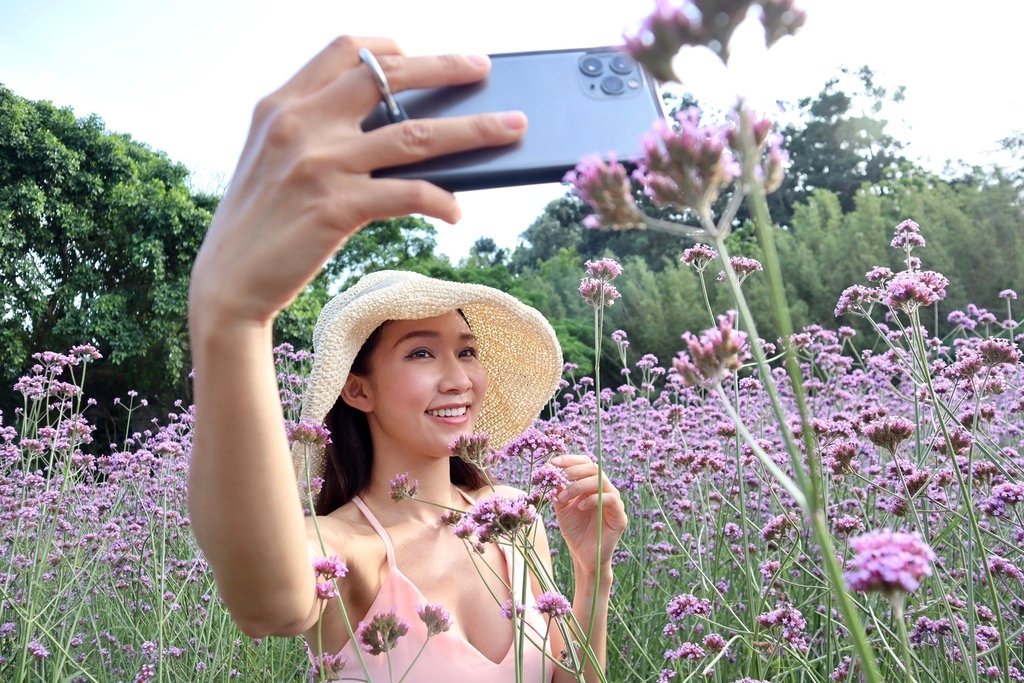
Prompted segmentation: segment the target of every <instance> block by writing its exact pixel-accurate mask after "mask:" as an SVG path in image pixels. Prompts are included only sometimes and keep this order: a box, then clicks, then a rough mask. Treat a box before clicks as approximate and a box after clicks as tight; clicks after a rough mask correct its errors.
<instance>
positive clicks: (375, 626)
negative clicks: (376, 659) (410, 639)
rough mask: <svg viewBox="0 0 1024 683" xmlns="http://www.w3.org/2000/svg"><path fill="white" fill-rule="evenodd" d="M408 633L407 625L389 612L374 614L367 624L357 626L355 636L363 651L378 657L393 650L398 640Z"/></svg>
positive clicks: (392, 612)
mask: <svg viewBox="0 0 1024 683" xmlns="http://www.w3.org/2000/svg"><path fill="white" fill-rule="evenodd" d="M408 632H409V623H408V622H407V621H405V619H402V618H400V617H399V616H398V614H397V613H396V612H395V611H394V610H391V611H389V612H385V613H382V614H375V615H373V617H372V618H371V619H370V621H368V622H363V623H362V624H360V625H359V629H358V630H357V631H356V636H357V637H358V639H359V642H360V643H362V645H363V649H364V650H366V651H367V652H369V653H370V654H371V655H379V654H382V653H384V652H388V651H390V650H393V649H395V645H396V644H397V643H398V639H399V638H401V637H402V636H404V635H405V634H406V633H408Z"/></svg>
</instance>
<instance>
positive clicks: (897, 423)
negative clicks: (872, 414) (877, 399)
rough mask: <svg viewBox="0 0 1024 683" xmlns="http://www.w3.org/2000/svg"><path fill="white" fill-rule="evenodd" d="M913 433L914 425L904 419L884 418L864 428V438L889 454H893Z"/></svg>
mask: <svg viewBox="0 0 1024 683" xmlns="http://www.w3.org/2000/svg"><path fill="white" fill-rule="evenodd" d="M913 433H914V423H913V422H911V421H910V420H908V419H907V418H905V417H885V418H883V419H881V420H879V421H877V422H872V423H871V424H869V425H867V426H866V427H864V436H866V437H867V438H868V440H869V441H871V443H873V444H875V445H876V446H878V447H879V448H884V449H885V450H887V451H889V452H890V453H895V452H896V449H897V448H899V445H900V444H901V443H903V442H904V441H905V440H906V439H908V438H910V436H911V435H913Z"/></svg>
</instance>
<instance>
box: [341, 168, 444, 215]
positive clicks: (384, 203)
mask: <svg viewBox="0 0 1024 683" xmlns="http://www.w3.org/2000/svg"><path fill="white" fill-rule="evenodd" d="M366 182H367V185H365V190H364V191H362V192H353V193H352V194H351V195H350V196H346V197H344V198H342V199H341V200H340V201H343V202H344V207H343V208H344V209H347V210H351V211H352V212H353V213H354V214H355V223H356V224H357V225H362V224H364V223H367V222H369V221H372V220H379V219H384V218H390V217H392V216H405V215H408V214H413V213H419V214H423V215H426V216H431V217H432V218H439V219H441V220H443V221H445V222H446V223H450V224H454V223H457V222H458V220H459V219H460V218H461V217H462V212H461V210H460V209H459V204H458V202H457V201H456V200H455V195H453V194H452V193H451V192H448V191H447V190H442V189H441V188H439V187H438V186H436V185H434V184H432V183H428V182H427V181H425V180H398V179H391V178H380V179H373V180H369V179H367V180H366Z"/></svg>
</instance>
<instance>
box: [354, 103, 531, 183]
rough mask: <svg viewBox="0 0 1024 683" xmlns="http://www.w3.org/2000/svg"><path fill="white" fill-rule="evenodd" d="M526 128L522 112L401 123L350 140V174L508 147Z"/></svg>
mask: <svg viewBox="0 0 1024 683" xmlns="http://www.w3.org/2000/svg"><path fill="white" fill-rule="evenodd" d="M525 129H526V117H525V116H524V115H523V114H522V113H521V112H503V113H496V114H478V115H475V116H460V117H453V118H448V119H423V120H415V121H414V120H410V121H403V122H401V123H399V124H396V125H393V126H384V127H383V128H378V129H377V130H374V131H371V132H369V133H367V134H365V135H363V136H361V137H360V138H358V139H357V140H353V141H352V143H351V147H350V149H351V151H350V152H349V154H351V156H350V157H349V158H350V159H352V160H353V162H354V164H355V165H354V167H353V168H352V170H353V171H355V172H357V173H368V172H370V171H372V170H375V169H378V168H388V167H390V166H400V165H403V164H409V163H412V162H415V161H421V160H423V159H427V158H431V157H435V156H440V155H443V154H451V153H453V152H461V151H464V150H469V149H475V148H478V147H495V146H499V145H507V144H510V143H513V142H515V141H516V140H518V139H519V138H520V137H521V136H522V134H523V131H524V130H525Z"/></svg>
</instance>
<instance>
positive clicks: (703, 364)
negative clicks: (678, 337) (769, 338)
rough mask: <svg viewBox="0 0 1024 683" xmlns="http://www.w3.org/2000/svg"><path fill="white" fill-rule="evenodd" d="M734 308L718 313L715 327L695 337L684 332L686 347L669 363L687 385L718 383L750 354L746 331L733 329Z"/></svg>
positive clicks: (734, 321)
mask: <svg viewBox="0 0 1024 683" xmlns="http://www.w3.org/2000/svg"><path fill="white" fill-rule="evenodd" d="M735 324H736V311H729V312H728V313H727V314H726V315H720V316H718V327H712V328H710V329H708V330H706V331H705V332H704V333H703V334H701V336H700V337H699V338H698V337H696V336H694V335H693V334H691V333H689V332H686V333H684V334H683V341H684V342H686V351H685V352H680V353H679V356H678V357H676V359H675V360H674V361H673V363H672V365H673V367H674V368H675V370H676V372H678V373H679V375H680V376H681V377H682V378H683V381H685V382H686V383H687V384H688V385H691V386H693V385H708V384H710V385H714V384H718V383H720V382H721V381H722V380H723V379H725V378H726V377H728V376H729V373H730V372H735V371H736V370H738V369H740V367H742V365H743V361H744V360H746V358H748V357H749V355H750V354H749V351H748V347H747V335H746V334H745V333H744V332H740V331H739V330H737V329H735Z"/></svg>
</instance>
